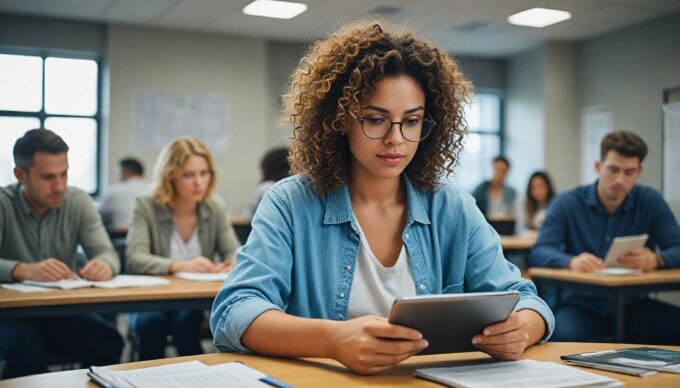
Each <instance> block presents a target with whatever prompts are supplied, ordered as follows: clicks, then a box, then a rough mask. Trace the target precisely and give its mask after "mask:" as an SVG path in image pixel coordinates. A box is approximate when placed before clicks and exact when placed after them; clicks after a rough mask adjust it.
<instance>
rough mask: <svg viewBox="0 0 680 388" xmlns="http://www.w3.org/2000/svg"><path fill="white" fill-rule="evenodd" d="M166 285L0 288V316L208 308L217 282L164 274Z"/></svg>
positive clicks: (17, 316) (218, 286) (217, 284)
mask: <svg viewBox="0 0 680 388" xmlns="http://www.w3.org/2000/svg"><path fill="white" fill-rule="evenodd" d="M165 278H167V279H168V280H170V284H168V285H164V286H153V287H130V288H118V289H112V290H109V289H104V288H95V287H92V288H81V289H77V290H53V291H45V292H30V293H21V292H17V291H11V290H7V289H4V288H0V318H21V317H46V316H56V315H77V314H85V313H115V312H130V311H147V310H180V309H210V308H211V306H212V302H213V299H215V295H216V294H217V292H218V291H219V289H220V287H221V286H222V283H221V282H192V281H189V280H183V279H177V278H175V277H172V276H165Z"/></svg>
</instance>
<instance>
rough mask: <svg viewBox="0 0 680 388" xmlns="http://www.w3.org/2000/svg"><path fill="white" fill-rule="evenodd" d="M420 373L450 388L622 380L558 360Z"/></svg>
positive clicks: (593, 384)
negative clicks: (556, 361)
mask: <svg viewBox="0 0 680 388" xmlns="http://www.w3.org/2000/svg"><path fill="white" fill-rule="evenodd" d="M415 375H416V376H419V377H423V378H426V379H428V380H432V381H436V382H438V383H441V384H444V385H447V386H450V387H470V388H487V387H489V388H491V387H498V386H499V385H502V386H503V387H585V386H587V387H617V386H621V385H623V383H621V382H620V381H619V380H615V379H612V378H609V377H605V376H601V375H597V374H594V373H588V372H584V371H582V370H579V369H576V368H571V367H568V366H564V365H560V364H557V363H554V362H539V361H534V360H521V361H499V362H493V363H488V364H478V365H466V366H454V367H443V368H426V369H417V370H416V373H415Z"/></svg>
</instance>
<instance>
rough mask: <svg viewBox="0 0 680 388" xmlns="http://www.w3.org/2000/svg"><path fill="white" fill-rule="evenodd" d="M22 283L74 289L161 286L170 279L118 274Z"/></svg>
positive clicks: (168, 282)
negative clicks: (95, 278)
mask: <svg viewBox="0 0 680 388" xmlns="http://www.w3.org/2000/svg"><path fill="white" fill-rule="evenodd" d="M22 284H24V285H31V286H38V287H48V288H58V289H62V290H75V289H77V288H87V287H98V288H124V287H152V286H163V285H166V284H170V281H169V280H168V279H165V278H162V277H159V276H143V275H118V276H114V277H113V278H111V280H104V281H100V282H94V281H89V280H85V279H63V280H59V281H56V282H36V281H33V280H24V281H23V282H22Z"/></svg>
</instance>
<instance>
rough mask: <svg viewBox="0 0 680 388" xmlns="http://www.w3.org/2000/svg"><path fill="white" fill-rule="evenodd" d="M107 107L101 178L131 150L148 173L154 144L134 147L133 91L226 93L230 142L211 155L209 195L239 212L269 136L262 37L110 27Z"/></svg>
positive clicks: (113, 174) (112, 172) (113, 176)
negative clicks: (214, 175) (213, 187)
mask: <svg viewBox="0 0 680 388" xmlns="http://www.w3.org/2000/svg"><path fill="white" fill-rule="evenodd" d="M108 58H109V69H108V70H109V73H108V78H109V79H110V96H109V97H110V100H109V103H110V111H109V117H108V120H106V118H105V119H104V120H103V121H105V122H106V121H108V123H109V125H108V129H107V133H106V134H105V135H104V137H105V139H108V145H109V146H108V154H109V155H108V160H109V163H108V175H109V182H113V181H115V180H116V176H117V171H116V161H117V160H118V159H120V158H121V157H124V156H128V155H132V156H136V157H138V158H140V159H141V160H142V161H143V162H144V164H145V166H146V167H147V170H148V171H151V169H152V167H153V164H154V162H155V159H156V156H157V155H158V152H159V151H160V149H136V148H135V147H134V133H133V127H132V126H133V115H132V112H133V98H134V95H135V93H137V92H166V93H188V94H198V95H211V94H212V95H226V97H227V99H228V104H229V106H228V109H229V111H230V116H231V123H230V126H229V129H230V130H231V134H230V144H229V146H228V148H227V149H225V150H223V151H221V152H217V153H216V155H215V158H216V162H217V164H218V167H217V168H218V172H219V176H218V186H217V193H218V194H220V195H221V196H222V197H224V199H225V200H226V201H227V207H228V209H229V211H230V212H232V213H233V214H241V213H242V211H243V209H244V208H245V207H246V206H247V205H248V203H249V202H250V200H251V196H252V192H253V189H254V188H255V186H256V185H257V183H258V181H259V180H260V172H259V168H258V161H259V157H260V155H262V154H263V153H264V152H265V150H266V149H267V146H268V136H269V135H270V134H271V132H270V131H269V128H270V127H271V124H270V123H269V122H268V121H269V120H268V119H269V117H270V115H269V113H268V112H267V110H266V109H267V107H269V106H271V104H270V103H269V100H270V98H269V97H268V95H267V86H266V77H265V44H264V42H263V41H262V40H257V39H250V38H240V37H226V36H219V35H212V34H200V33H190V32H177V31H169V30H156V29H144V28H136V27H127V26H111V27H110V29H109V44H108Z"/></svg>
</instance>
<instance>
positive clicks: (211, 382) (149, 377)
mask: <svg viewBox="0 0 680 388" xmlns="http://www.w3.org/2000/svg"><path fill="white" fill-rule="evenodd" d="M88 375H89V376H90V377H91V378H92V379H93V380H95V381H96V382H97V383H99V384H100V385H101V386H103V387H120V388H127V387H164V388H180V387H187V388H192V387H196V388H213V387H214V388H218V387H243V388H246V387H265V388H267V387H269V386H270V384H271V385H274V386H279V387H286V386H287V385H286V384H285V383H281V382H278V381H276V382H274V383H270V384H266V383H265V382H263V381H270V380H268V379H269V378H268V377H267V376H266V375H265V374H264V373H262V372H260V371H257V370H255V369H252V368H250V367H248V366H246V365H243V364H241V363H239V362H230V363H226V364H219V365H213V366H207V365H205V364H203V363H201V362H199V361H189V362H181V363H177V364H169V365H162V366H155V367H150V368H142V369H134V370H129V371H113V370H110V369H106V368H102V367H94V366H93V367H91V368H90V372H89V373H88Z"/></svg>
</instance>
